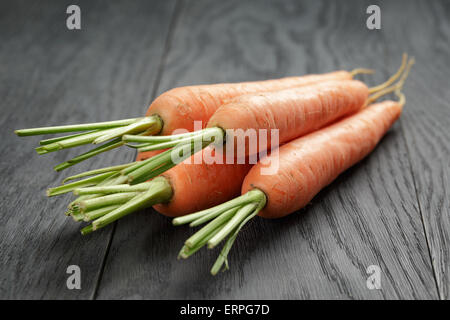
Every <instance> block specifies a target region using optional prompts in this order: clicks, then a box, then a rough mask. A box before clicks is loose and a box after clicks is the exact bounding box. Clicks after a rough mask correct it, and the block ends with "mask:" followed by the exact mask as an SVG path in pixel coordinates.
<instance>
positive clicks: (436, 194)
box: [385, 1, 450, 299]
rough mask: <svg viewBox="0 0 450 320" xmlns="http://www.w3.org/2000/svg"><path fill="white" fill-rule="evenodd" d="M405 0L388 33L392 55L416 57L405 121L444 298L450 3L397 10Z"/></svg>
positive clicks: (449, 181) (449, 206) (449, 255)
mask: <svg viewBox="0 0 450 320" xmlns="http://www.w3.org/2000/svg"><path fill="white" fill-rule="evenodd" d="M403 4H405V2H404V3H403ZM401 5H402V3H397V2H389V5H388V4H386V10H385V11H386V14H385V19H386V22H387V24H386V28H389V29H390V30H392V32H390V33H386V34H385V37H386V42H388V43H392V45H391V46H389V51H388V55H389V56H392V55H394V54H398V53H399V52H401V51H407V52H410V53H411V54H412V55H414V56H415V58H416V61H417V63H416V65H415V66H414V69H413V71H412V72H413V73H412V76H411V79H409V80H408V82H407V83H406V89H405V90H406V92H408V99H407V106H406V112H405V114H404V117H403V119H402V123H401V124H402V131H403V135H404V137H405V140H406V144H407V148H408V153H409V160H410V162H411V170H412V174H413V176H414V183H415V189H416V193H417V199H418V202H419V207H420V211H421V213H422V218H423V222H424V228H425V232H426V235H427V240H428V244H429V247H430V253H431V258H432V263H433V268H434V272H435V274H436V281H437V285H438V288H439V294H440V298H441V299H450V276H449V274H450V250H449V248H450V202H449V198H450V194H449V187H450V170H449V169H450V162H449V159H450V142H449V141H450V130H449V124H450V102H449V101H450V92H449V90H448V88H449V86H448V79H449V77H450V66H449V64H448V57H449V53H450V45H449V40H450V38H449V37H450V20H449V17H450V3H449V2H448V1H434V2H427V1H418V2H416V3H415V5H414V6H410V5H405V6H404V7H403V11H402V14H401V15H395V16H394V15H393V12H396V11H398V10H400V9H401V7H400V6H401ZM394 21H395V23H394ZM387 63H388V65H389V66H392V61H391V59H389V60H388V61H387Z"/></svg>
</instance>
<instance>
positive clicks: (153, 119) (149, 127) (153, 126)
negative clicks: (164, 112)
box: [93, 116, 163, 144]
mask: <svg viewBox="0 0 450 320" xmlns="http://www.w3.org/2000/svg"><path fill="white" fill-rule="evenodd" d="M162 126H163V124H162V120H161V118H160V117H159V116H150V117H145V118H142V119H140V120H138V121H136V122H135V123H132V124H129V125H128V126H125V127H120V128H117V129H114V130H112V131H110V132H107V133H105V134H104V135H101V136H100V137H98V138H96V139H95V140H94V141H93V143H94V144H98V143H102V142H105V141H107V140H111V139H115V138H119V137H120V138H121V137H122V136H123V135H124V134H131V133H142V132H146V134H150V135H151V134H157V133H159V132H160V131H161V129H162Z"/></svg>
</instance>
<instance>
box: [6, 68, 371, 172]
mask: <svg viewBox="0 0 450 320" xmlns="http://www.w3.org/2000/svg"><path fill="white" fill-rule="evenodd" d="M370 72H371V70H366V69H355V70H354V71H352V72H348V71H336V72H330V73H325V74H319V75H306V76H301V77H288V78H282V79H276V80H265V81H254V82H242V83H222V84H213V85H197V86H187V87H180V88H175V89H172V90H169V91H167V92H165V93H163V94H161V95H160V96H159V97H157V98H156V99H155V100H154V102H153V103H152V104H151V105H150V107H149V108H148V110H147V113H146V116H145V117H142V118H134V119H125V120H118V121H108V122H99V123H88V124H77V125H67V126H58V127H44V128H32V129H21V130H16V131H15V133H16V134H17V135H19V136H31V135H42V134H53V133H66V132H77V131H81V133H77V134H72V135H68V136H63V137H57V138H52V139H46V140H42V141H41V142H40V145H41V146H40V147H38V148H36V151H37V152H38V154H46V153H49V152H54V151H58V150H61V149H67V148H72V147H76V146H81V145H84V144H88V143H93V144H100V143H103V142H107V143H105V144H103V145H101V146H99V147H97V148H95V149H93V150H90V151H88V152H85V153H83V154H81V155H79V156H77V157H75V158H73V159H70V160H68V161H65V162H63V163H61V164H59V165H57V166H55V167H54V169H55V170H56V171H61V170H64V169H66V168H68V167H70V166H72V165H74V164H77V163H79V162H81V161H84V160H86V159H88V158H90V157H93V156H95V155H97V154H99V153H102V152H105V151H109V150H111V149H114V148H117V147H120V146H122V145H124V142H123V141H122V139H121V138H122V136H123V135H125V134H134V135H144V136H148V135H157V134H164V135H168V134H172V132H173V131H174V130H176V129H180V128H181V129H186V130H188V131H192V130H194V121H202V124H203V126H205V125H206V123H207V121H208V120H209V118H210V117H211V115H212V114H213V113H214V112H215V111H216V110H217V109H218V108H219V107H220V106H221V105H222V104H223V103H225V102H226V101H228V100H231V99H233V98H235V97H237V96H240V95H243V94H249V93H257V92H261V91H270V90H280V89H286V88H291V87H298V86H304V85H308V84H312V83H317V82H320V81H326V80H331V79H334V80H345V79H352V77H353V76H354V75H355V74H358V73H370Z"/></svg>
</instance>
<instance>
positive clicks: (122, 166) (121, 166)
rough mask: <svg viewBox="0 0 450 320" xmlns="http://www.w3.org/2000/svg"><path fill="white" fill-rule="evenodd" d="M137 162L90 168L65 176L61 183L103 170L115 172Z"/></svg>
mask: <svg viewBox="0 0 450 320" xmlns="http://www.w3.org/2000/svg"><path fill="white" fill-rule="evenodd" d="M135 163H137V161H135V162H130V163H125V164H120V165H117V166H111V167H105V168H101V169H95V170H90V171H85V172H82V173H79V174H76V175H73V176H70V177H67V178H65V179H64V180H63V181H62V183H66V182H67V181H71V180H76V179H79V178H84V177H88V176H93V175H97V174H100V173H105V172H113V171H115V172H117V171H120V170H122V169H125V168H128V167H130V166H132V165H133V164H135Z"/></svg>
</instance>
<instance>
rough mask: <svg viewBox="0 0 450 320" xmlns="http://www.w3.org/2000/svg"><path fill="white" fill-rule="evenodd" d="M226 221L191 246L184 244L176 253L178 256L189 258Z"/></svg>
mask: <svg viewBox="0 0 450 320" xmlns="http://www.w3.org/2000/svg"><path fill="white" fill-rule="evenodd" d="M225 223H226V221H225V222H224V223H223V224H222V225H219V226H218V227H217V228H216V229H214V230H213V231H212V232H210V233H209V234H207V235H206V236H205V237H204V238H202V239H200V241H199V242H198V243H197V244H196V245H195V246H194V247H192V248H190V247H188V246H187V245H184V246H183V247H182V248H181V250H180V252H179V253H178V258H183V259H187V258H189V257H190V256H191V255H193V254H194V253H196V252H197V251H198V250H200V249H201V248H202V247H203V246H204V245H205V244H206V243H207V242H208V240H209V239H211V238H212V237H214V236H215V235H216V234H217V233H218V232H219V231H220V228H221V227H222V226H223V225H224V224H225Z"/></svg>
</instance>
